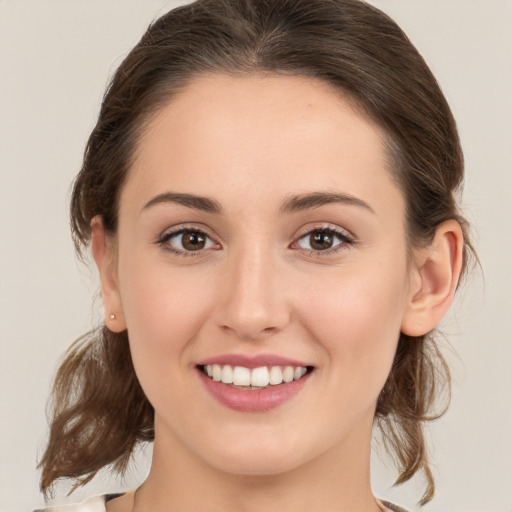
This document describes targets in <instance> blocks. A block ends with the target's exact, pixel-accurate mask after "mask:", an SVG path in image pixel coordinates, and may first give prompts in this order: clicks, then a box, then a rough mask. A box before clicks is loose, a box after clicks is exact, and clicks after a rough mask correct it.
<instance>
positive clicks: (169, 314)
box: [119, 258, 215, 382]
mask: <svg viewBox="0 0 512 512" xmlns="http://www.w3.org/2000/svg"><path fill="white" fill-rule="evenodd" d="M119 276H120V291H121V301H122V305H123V312H124V315H125V318H126V323H127V329H128V334H129V339H130V346H131V351H132V356H133V360H134V365H135V368H136V370H137V374H139V378H140V380H141V382H143V381H145V380H146V379H147V378H149V379H150V380H151V379H152V378H153V376H155V378H156V376H157V374H160V376H161V375H165V374H166V370H168V369H169V368H171V367H177V366H179V365H180V364H181V363H182V362H183V360H184V359H185V358H186V356H187V353H188V350H189V343H190V340H193V339H194V338H195V336H196V334H197V332H198V330H199V329H200V327H201V325H202V324H203V323H204V319H205V318H207V317H208V316H209V314H210V311H211V305H212V304H213V303H214V297H213V296H212V293H211V290H214V289H215V287H214V286H211V285H209V284H208V282H209V278H208V275H205V273H204V272H200V271H198V270H195V271H194V270H190V271H185V272H183V270H180V271H177V270H176V269H174V268H173V267H171V266H166V265H162V264H161V262H160V264H155V262H154V261H152V260H151V258H147V260H146V261H144V260H143V259H142V258H140V259H138V260H135V258H134V259H133V260H132V259H129V258H128V259H126V260H125V261H124V263H123V264H122V265H120V267H119ZM162 367H163V369H162ZM158 369H162V371H163V373H162V372H159V371H158Z"/></svg>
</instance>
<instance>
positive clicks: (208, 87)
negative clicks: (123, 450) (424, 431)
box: [92, 75, 462, 512]
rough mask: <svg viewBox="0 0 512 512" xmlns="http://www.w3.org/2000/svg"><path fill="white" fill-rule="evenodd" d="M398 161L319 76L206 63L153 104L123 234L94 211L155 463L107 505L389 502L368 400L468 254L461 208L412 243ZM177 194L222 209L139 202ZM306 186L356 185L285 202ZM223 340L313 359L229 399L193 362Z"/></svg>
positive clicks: (436, 314)
mask: <svg viewBox="0 0 512 512" xmlns="http://www.w3.org/2000/svg"><path fill="white" fill-rule="evenodd" d="M387 162H388V160H387V158H386V152H385V134H384V133H383V131H382V130H381V129H380V128H379V127H378V126H376V125H375V124H374V123H373V122H371V121H370V120H368V118H366V117H364V116H362V115H360V114H359V113H358V112H356V111H355V110H354V109H353V108H352V107H351V105H350V103H349V102H348V101H347V100H346V99H344V98H342V97H341V96H340V95H339V94H337V93H336V92H335V91H333V90H332V89H330V88H329V87H328V86H326V85H324V84H322V83H320V82H318V81H315V80H314V79H310V78H300V77H284V76H279V77H278V76H245V77H232V76H231V77H228V76H223V75H210V76H203V77H200V78H197V79H195V80H194V81H193V82H192V83H191V84H190V85H189V86H188V87H187V88H186V89H185V90H184V91H183V92H181V93H180V94H179V95H178V96H176V97H175V98H174V99H173V101H172V102H171V103H170V104H169V105H167V106H166V107H165V108H163V109H162V110H161V111H160V112H158V113H157V114H156V115H155V116H154V118H153V119H152V120H151V122H150V124H149V126H148V127H147V129H146V130H145V132H144V133H143V136H142V138H141V140H140V142H139V145H138V148H137V153H136V158H135V161H134V164H133V167H132V169H131V170H130V173H129V176H128V179H127V181H126V183H125V186H124V188H123V189H122V193H121V196H120V205H119V229H118V233H117V235H116V238H115V239H108V238H107V237H106V235H105V232H104V230H103V227H102V224H101V219H99V218H95V219H94V220H93V222H92V233H93V238H92V248H93V254H94V257H95V260H96V263H97V265H98V268H99V271H100V277H101V281H102V292H103V300H104V304H105V310H106V315H107V320H106V322H107V325H108V327H109V328H110V329H111V330H113V331H121V330H124V329H125V328H127V329H128V333H129V338H130V347H131V351H132V356H133V360H134V365H135V369H136V372H137V375H138V377H139V380H140V383H141V385H142V387H143V389H144V391H145V393H146V395H147V397H148V399H149V400H150V402H151V403H152V404H153V406H154V408H155V443H154V458H153V463H152V468H151V471H150V474H149V477H148V479H147V480H146V482H145V483H144V484H143V485H142V487H141V488H139V490H138V492H137V494H136V496H135V495H134V493H128V494H127V495H125V496H124V497H121V498H118V499H116V500H113V501H111V502H109V503H108V510H109V512H119V511H121V512H124V511H129V510H159V511H178V510H179V511H184V510H200V509H202V510H204V509H205V507H206V510H208V511H225V510H241V511H247V512H251V511H253V510H254V511H256V510H258V511H259V510H266V511H268V512H273V511H280V512H282V511H292V510H293V511H295V512H297V511H298V512H300V511H306V510H308V511H311V510H322V511H323V512H330V511H332V512H334V511H336V512H340V511H361V512H362V511H365V512H366V511H377V510H381V508H379V505H378V504H377V502H376V500H375V498H374V497H373V494H372V492H371V486H370V473H369V465H370V464H369V461H370V444H371V432H372V425H373V417H374V412H375V407H376V401H377V398H378V395H379V392H380V390H381V389H382V387H383V385H384V383H385V380H386V378H387V375H388V373H389V371H390V367H391V364H392V361H393V356H394V353H395V350H396V345H397V342H398V337H399V333H400V331H402V332H405V333H407V334H410V335H420V334H425V333H426V332H429V331H430V330H431V329H433V328H434V327H435V326H436V325H437V324H438V323H439V321H440V320H441V318H442V316H443V315H444V313H445V312H446V310H447V309H448V307H449V306H450V303H451V301H452V297H453V293H454V288H455V285H456V282H457V279H458V275H459V272H460V267H461V259H462V256H461V254H462V235H461V231H460V227H459V226H458V224H457V223H456V222H454V221H449V222H446V223H444V224H443V225H441V226H439V227H438V230H437V234H436V237H435V239H434V241H433V242H432V244H431V246H429V247H427V248H422V249H414V250H413V251H412V259H411V256H410V251H408V247H407V242H406V226H405V215H404V211H405V210H404V208H405V202H404V198H403V196H402V193H401V191H400V190H399V188H398V187H397V185H396V183H395V182H394V181H393V180H392V177H391V174H390V171H389V169H388V168H387V165H388V163H387ZM168 192H172V193H179V194H194V195H196V196H201V197H208V198H210V199H212V200H213V201H215V203H216V204H218V205H219V206H220V207H221V208H222V213H214V212H206V211H202V210H199V209H196V208H193V207H190V206H185V205H183V204H177V203H176V202H174V201H163V202H157V203H155V204H152V205H150V206H147V207H145V206H146V205H147V204H148V203H149V202H150V201H151V200H152V199H154V198H155V197H158V196H159V195H161V194H165V193H168ZM312 193H331V194H333V193H336V194H344V195H345V196H347V195H349V196H350V197H351V198H356V201H341V202H340V201H336V202H329V203H327V204H323V205H321V206H316V207H312V206H311V205H309V207H305V208H302V209H295V210H293V211H286V212H284V211H283V204H285V203H287V202H288V204H289V202H290V199H291V198H293V197H304V195H305V194H312ZM357 202H359V203H361V202H364V205H361V204H356V203H357ZM303 206H307V205H303ZM289 210H291V208H289ZM183 227H187V228H189V229H200V230H201V231H203V232H205V233H206V234H207V235H208V237H209V238H208V243H207V245H206V246H205V249H203V250H201V251H196V252H193V251H189V252H188V253H187V252H186V251H185V249H184V248H183V246H182V245H180V243H181V242H182V239H181V237H180V236H175V237H174V238H172V239H171V240H167V241H166V242H164V243H159V242H158V240H159V238H161V237H162V234H166V233H168V232H169V231H172V230H173V229H174V228H176V229H179V228H183ZM319 228H330V229H335V230H336V231H338V232H340V233H341V235H342V236H340V237H339V238H337V237H336V236H334V238H333V244H334V245H335V246H336V247H335V250H331V251H323V250H315V249H314V248H312V246H311V238H310V236H309V234H310V233H311V232H312V231H314V230H315V229H319ZM308 233H309V234H308ZM344 236H349V237H350V239H351V241H350V242H348V241H346V239H345V238H344ZM169 249H171V250H169ZM172 250H174V251H176V250H178V251H179V252H178V253H176V252H172ZM191 253H193V254H191ZM110 313H115V315H116V318H115V319H110V318H108V315H109V314H110ZM226 353H230V354H233V353H235V354H247V355H255V354H262V353H264V354H277V355H281V356H285V357H290V358H293V359H298V360H300V361H305V362H306V363H307V364H308V365H311V366H314V371H313V373H312V374H311V376H310V378H309V381H308V382H307V384H306V385H305V387H304V388H303V389H302V391H301V392H300V393H299V394H298V395H297V396H295V397H293V398H292V399H291V400H289V401H287V402H286V403H285V404H283V405H281V406H279V407H277V408H275V409H272V410H270V411H267V412H262V413H254V412H253V413H244V412H239V411H234V410H231V409H229V408H227V407H225V406H223V405H221V404H220V403H219V402H217V401H216V400H214V399H213V398H212V397H211V395H210V394H209V393H208V392H207V391H206V390H205V388H204V386H203V385H202V382H201V381H200V379H199V378H198V372H197V369H196V365H197V363H198V361H200V360H202V359H205V358H209V357H212V356H217V355H219V354H226Z"/></svg>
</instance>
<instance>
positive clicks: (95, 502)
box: [33, 495, 108, 512]
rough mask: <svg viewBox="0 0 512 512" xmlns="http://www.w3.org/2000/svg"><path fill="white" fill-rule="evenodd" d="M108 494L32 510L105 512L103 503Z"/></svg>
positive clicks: (39, 511) (47, 511)
mask: <svg viewBox="0 0 512 512" xmlns="http://www.w3.org/2000/svg"><path fill="white" fill-rule="evenodd" d="M107 498H108V496H107V495H103V496H94V497H93V498H88V499H87V500H85V501H82V502H80V503H75V504H73V505H62V506H57V507H49V508H40V509H37V510H34V511H33V512H105V511H106V508H105V503H106V501H107Z"/></svg>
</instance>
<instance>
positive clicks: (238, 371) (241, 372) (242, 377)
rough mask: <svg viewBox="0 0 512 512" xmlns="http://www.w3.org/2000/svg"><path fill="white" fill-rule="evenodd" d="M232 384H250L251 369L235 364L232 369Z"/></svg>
mask: <svg viewBox="0 0 512 512" xmlns="http://www.w3.org/2000/svg"><path fill="white" fill-rule="evenodd" d="M233 384H235V386H250V385H251V370H249V368H244V367H243V366H235V367H234V369H233Z"/></svg>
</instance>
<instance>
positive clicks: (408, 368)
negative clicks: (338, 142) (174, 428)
mask: <svg viewBox="0 0 512 512" xmlns="http://www.w3.org/2000/svg"><path fill="white" fill-rule="evenodd" d="M208 72H221V73H229V74H240V73H254V72H256V73H287V74H295V75H302V76H310V77H315V78H316V79H319V80H322V81H324V82H326V83H328V84H330V85H331V86H334V87H335V88H336V89H338V90H339V91H341V92H342V93H343V94H345V95H348V97H349V98H350V99H351V100H352V101H353V102H354V104H355V105H356V106H357V108H358V109H359V111H360V112H362V113H364V114H366V115H368V116H370V117H371V118H372V119H373V120H374V121H375V122H376V123H378V124H379V125H380V126H382V127H383V128H384V129H385V131H386V133H387V134H388V138H389V150H390V154H391V161H392V165H391V167H392V173H393V175H394V177H395V179H396V180H397V183H398V184H399V185H400V187H401V189H402V191H403V194H404V197H405V199H406V205H407V206H406V216H407V226H408V236H409V240H410V244H411V245H415V246H416V245H422V244H426V243H428V242H429V241H430V240H431V239H432V237H433V235H434V233H435V230H436V227H437V226H438V225H439V224H440V223H442V222H443V221H445V220H448V219H456V220H457V221H458V222H459V223H460V224H461V226H462V228H463V231H464V236H465V244H466V251H465V252H466V256H467V253H468V251H471V244H470V242H469V239H468V237H467V230H466V223H465V221H464V219H463V218H462V217H461V215H460V214H459V212H458V210H457V206H456V201H455V198H454V195H455V192H456V191H457V189H458V188H459V186H460V185H461V182H462V178H463V156H462V151H461V148H460V143H459V138H458V135H457V130H456V126H455V121H454V119H453V117H452V114H451V112H450V109H449V107H448V104H447V102H446V100H445V98H444V96H443V94H442V92H441V90H440V88H439V86H438V84H437V82H436V80H435V78H434V77H433V75H432V73H431V72H430V70H429V69H428V67H427V65H426V64H425V62H424V60H423V59H422V57H421V56H420V55H419V53H418V52H417V50H416V49H415V48H414V46H413V45H412V44H411V42H410V41H409V40H408V38H407V37H406V36H405V34H404V33H403V32H402V30H401V29H400V28H399V27H398V26H397V25H396V24H395V22H394V21H392V20H391V19H390V18H389V17H388V16H386V15H385V14H383V13H382V12H381V11H379V10H378V9H376V8H374V7H372V6H370V5H368V4H366V3H364V2H362V1H359V0H198V1H197V2H194V3H192V4H190V5H188V6H183V7H179V8H177V9H174V10H172V11H170V12H169V13H167V14H166V15H164V16H162V17H161V18H160V19H158V20H156V21H155V22H154V23H153V24H151V25H150V27H149V28H148V30H147V32H146V33H145V34H144V36H143V37H142V39H141V41H140V42H139V43H138V44H137V45H136V46H135V48H133V50H132V51H131V52H130V54H129V55H128V56H127V57H126V58H125V60H124V61H123V62H122V64H121V65H120V67H119V69H118V70H117V72H116V74H115V76H114V77H113V79H112V81H111V84H110V86H109V88H108V90H107V92H106V94H105V97H104V100H103V104H102V107H101V111H100V114H99V119H98V122H97V124H96V126H95V128H94V130H93V131H92V133H91V136H90V138H89V141H88V143H87V147H86V151H85V156H84V162H83V167H82V169H81V171H80V173H79V174H78V176H77V178H76V181H75V184H74V189H73V194H72V201H71V228H72V233H73V238H74V241H75V245H76V249H77V252H78V254H79V255H82V254H83V250H84V249H85V248H86V247H87V246H88V244H89V241H90V234H91V232H90V223H91V219H92V218H93V217H94V216H96V215H100V216H101V218H102V219H103V223H104V226H105V228H106V230H107V231H108V232H109V233H110V234H111V235H115V233H116V226H117V211H118V198H119V193H120V190H121V187H122V186H123V183H124V181H125V180H126V176H127V173H128V172H129V169H130V163H131V158H132V157H133V154H134V150H135V148H136V144H137V141H138V138H139V137H140V134H141V132H143V130H144V126H145V122H146V121H148V119H149V118H150V117H151V115H152V113H154V112H155V111H157V110H158V109H159V108H160V107H161V106H162V105H164V104H165V103H167V102H169V101H170V100H171V99H172V96H173V94H175V93H176V92H177V91H178V90H179V89H180V88H182V87H184V86H186V84H187V83H188V82H189V81H190V80H191V79H192V78H193V77H194V76H197V75H200V74H203V73H208ZM466 260H467V257H466V258H465V262H466ZM449 381H450V374H449V371H448V368H447V365H446V363H445V361H444V359H443V357H442V355H441V353H440V351H439V349H438V347H437V345H436V343H435V342H434V340H433V338H432V336H431V335H425V336H422V337H417V338H411V337H408V336H405V335H401V337H400V340H399V344H398V350H397V353H396V356H395V360H394V364H393V367H392V370H391V373H390V375H389V378H388V380H387V382H386V384H385V386H384V389H383V390H382V392H381V394H380V397H379V400H378V404H377V410H376V421H377V423H378V425H379V426H380V427H381V430H382V432H383V434H384V440H385V441H386V445H387V446H388V448H389V449H390V451H391V452H392V453H393V454H394V455H395V459H396V462H397V464H398V469H399V478H398V480H397V483H402V482H404V481H406V480H408V479H410V478H411V477H412V476H413V475H414V474H415V473H416V472H417V471H418V470H421V469H422V470H423V471H424V473H425V477H426V481H427V487H426V491H425V494H424V495H423V498H422V500H421V503H422V504H423V503H426V502H427V501H429V500H430V499H431V498H432V497H433V493H434V482H433V477H432V473H431V471H430V469H429V465H428V458H427V453H426V449H425V440H424V435H423V424H424V422H425V421H427V420H430V419H433V418H436V417H438V416H439V415H440V414H442V413H438V414H435V413H433V412H432V408H433V406H434V405H435V401H436V398H437V397H438V396H439V395H440V393H439V390H440V389H445V390H447V391H448V396H449V388H450V382H449ZM52 417H53V418H52V423H51V430H50V438H49V442H48V446H47V449H46V452H45V453H44V456H43V458H42V461H41V463H40V465H41V467H42V478H41V488H42V489H43V491H45V492H47V491H48V489H49V488H50V486H51V485H52V483H53V482H55V480H56V479H58V478H60V477H72V478H74V479H76V481H77V485H82V484H84V483H86V482H88V481H89V480H90V479H91V478H92V477H93V476H94V475H95V474H96V473H97V472H98V470H99V469H101V468H102V467H103V466H106V465H108V464H112V465H113V468H114V469H115V470H117V471H123V470H124V469H125V468H126V466H127V464H128V462H129V459H130V455H131V453H132V451H133V449H134V447H135V446H136V444H137V443H138V442H140V441H150V440H152V439H153V435H154V432H153V408H152V406H151V405H150V403H149V402H148V400H147V399H146V397H145V396H144V393H143V391H142V389H141V387H140V385H139V383H138V380H137V377H136V376H135V372H134V369H133V365H132V361H131V356H130V351H129V346H128V333H127V332H126V331H125V332H122V333H120V334H116V333H112V332H110V331H109V330H108V329H107V328H106V327H104V326H103V327H102V328H100V329H99V330H95V331H92V332H90V333H89V334H88V335H86V336H84V337H83V338H81V339H80V340H78V341H77V342H76V343H75V344H74V345H73V346H72V347H71V349H70V350H69V352H68V353H67V355H66V358H65V360H64V362H63V363H62V365H61V367H60V369H59V370H58V373H57V376H56V381H55V385H54V390H53V411H52Z"/></svg>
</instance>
